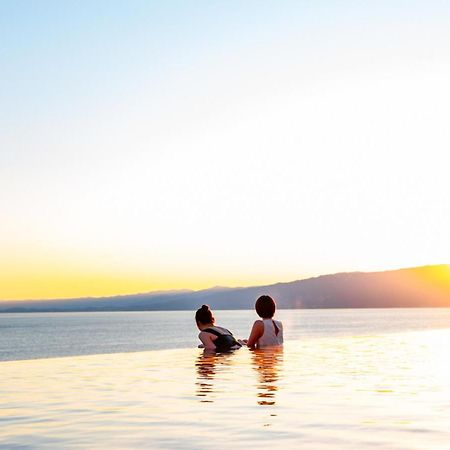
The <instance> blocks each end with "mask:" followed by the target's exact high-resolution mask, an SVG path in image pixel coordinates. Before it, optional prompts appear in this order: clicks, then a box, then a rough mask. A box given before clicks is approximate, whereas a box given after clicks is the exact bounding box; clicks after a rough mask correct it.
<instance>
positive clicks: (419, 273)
mask: <svg viewBox="0 0 450 450" xmlns="http://www.w3.org/2000/svg"><path fill="white" fill-rule="evenodd" d="M261 294H269V295H271V296H273V297H274V298H275V299H276V300H277V303H278V307H279V308H283V309H290V308H294V309H295V308H385V307H444V306H445V307H450V266H448V265H434V266H424V267H415V268H408V269H400V270H391V271H384V272H367V273H365V272H350V273H338V274H332V275H322V276H319V277H315V278H309V279H305V280H298V281H292V282H289V283H277V284H272V285H268V286H254V287H245V288H222V287H216V288H212V289H206V290H202V291H186V290H183V291H167V292H154V293H148V294H135V295H123V296H115V297H102V298H77V299H61V300H42V301H40V300H38V301H36V300H33V301H3V302H0V312H38V311H42V312H44V311H125V310H126V311H144V310H149V311H163V310H194V309H196V308H198V307H199V305H201V304H202V303H207V304H209V305H210V306H211V307H212V308H213V309H248V308H252V307H253V304H254V301H255V299H256V298H257V297H258V296H259V295H261Z"/></svg>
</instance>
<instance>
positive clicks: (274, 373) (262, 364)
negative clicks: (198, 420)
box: [195, 347, 283, 406]
mask: <svg viewBox="0 0 450 450" xmlns="http://www.w3.org/2000/svg"><path fill="white" fill-rule="evenodd" d="M247 352H249V353H250V355H251V366H252V368H253V369H254V372H255V376H256V379H255V380H254V382H253V383H252V384H253V385H254V386H255V387H256V397H257V400H258V401H257V403H258V405H261V406H268V405H275V403H276V399H275V394H276V391H277V390H278V386H277V381H278V379H279V376H280V374H279V372H280V368H281V364H282V362H283V347H272V348H265V349H255V350H251V351H249V350H247V349H246V348H243V349H240V350H237V351H232V352H228V353H215V352H211V351H207V350H204V351H203V352H202V353H201V354H200V355H199V356H198V358H197V359H196V361H195V367H196V370H197V381H196V383H195V384H196V394H195V395H196V396H197V397H200V402H201V403H214V399H215V398H217V396H218V395H219V394H223V395H228V393H229V392H230V391H232V390H233V389H234V390H240V389H241V387H240V386H234V384H235V383H236V373H235V374H233V373H231V374H230V377H229V383H228V385H227V386H224V385H223V383H221V384H222V386H221V387H220V388H219V386H218V385H219V383H220V382H223V381H225V380H226V377H225V376H224V375H226V374H227V372H229V371H230V370H231V371H232V370H233V368H232V366H233V361H234V360H236V358H238V354H239V353H241V356H242V353H244V354H246V355H247ZM238 359H239V358H238ZM234 365H235V371H236V372H239V371H241V370H242V362H241V363H240V364H239V362H238V361H236V364H234ZM217 377H219V379H216V378H217Z"/></svg>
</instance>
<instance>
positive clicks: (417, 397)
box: [0, 329, 450, 449]
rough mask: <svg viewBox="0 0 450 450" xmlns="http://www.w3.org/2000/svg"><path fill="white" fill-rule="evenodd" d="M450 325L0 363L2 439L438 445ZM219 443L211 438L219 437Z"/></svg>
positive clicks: (96, 444) (446, 395)
mask: <svg viewBox="0 0 450 450" xmlns="http://www.w3.org/2000/svg"><path fill="white" fill-rule="evenodd" d="M449 341H450V330H449V329H442V330H432V331H421V332H405V333H394V334H386V335H373V336H359V337H358V336H357V337H334V338H319V339H303V340H301V341H290V342H288V343H287V345H286V346H285V349H284V350H282V351H277V352H272V351H271V350H266V351H257V352H251V351H248V350H247V349H241V350H239V351H237V352H235V353H233V354H229V355H208V354H203V352H202V351H201V350H198V349H186V350H169V351H158V352H141V353H129V354H112V355H92V356H83V357H68V358H55V359H47V360H31V361H17V362H2V363H0V369H1V371H2V377H1V379H0V394H1V397H2V405H1V407H0V420H2V419H3V420H5V419H7V420H8V427H7V431H6V429H5V428H2V430H0V445H1V444H2V443H5V442H6V443H7V442H11V441H12V440H14V442H20V443H22V444H23V445H25V446H26V445H30V443H33V445H37V446H39V445H40V446H50V445H53V444H54V443H57V445H59V446H60V447H61V446H62V447H64V448H71V446H77V445H80V444H82V443H86V442H89V447H90V448H105V447H106V446H111V445H112V446H119V447H130V446H131V447H135V446H140V445H146V446H156V447H158V446H159V447H161V446H162V447H164V446H170V445H172V444H174V443H175V442H181V441H182V442H183V444H184V445H185V446H189V447H193V448H194V447H195V448H201V446H202V443H204V442H205V439H206V440H209V439H214V438H215V437H217V436H218V435H220V436H222V437H223V436H224V434H223V433H224V430H226V444H227V446H230V445H232V446H239V445H242V442H243V441H246V442H247V443H248V446H250V447H253V446H259V447H261V446H263V447H264V446H266V447H267V446H273V445H277V446H279V445H281V444H283V445H284V446H285V447H292V446H293V445H294V443H295V444H296V445H298V444H299V443H305V444H306V443H310V444H311V443H314V444H315V445H320V446H321V447H325V448H336V446H338V447H339V446H340V447H345V448H362V447H364V446H367V445H369V444H371V445H378V446H384V447H386V446H387V447H392V446H395V445H398V446H400V447H401V446H406V447H407V448H412V449H416V448H417V449H420V448H427V449H440V448H442V444H443V442H446V441H448V439H449V438H450V432H449V429H448V423H449V420H450V415H449V411H448V404H449V402H450V365H449V358H448V342H449ZM219 447H220V445H219Z"/></svg>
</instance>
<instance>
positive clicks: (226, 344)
mask: <svg viewBox="0 0 450 450" xmlns="http://www.w3.org/2000/svg"><path fill="white" fill-rule="evenodd" d="M224 330H225V331H227V332H228V333H230V334H222V333H220V332H219V331H217V330H215V329H214V328H206V329H204V330H203V331H205V332H206V333H211V334H213V335H214V336H217V339H216V340H215V341H213V342H214V345H215V346H216V351H217V352H227V351H229V350H231V349H232V348H239V347H242V345H241V344H239V342H238V341H237V340H236V339H235V337H234V336H233V335H232V334H231V331H229V330H227V329H226V328H224Z"/></svg>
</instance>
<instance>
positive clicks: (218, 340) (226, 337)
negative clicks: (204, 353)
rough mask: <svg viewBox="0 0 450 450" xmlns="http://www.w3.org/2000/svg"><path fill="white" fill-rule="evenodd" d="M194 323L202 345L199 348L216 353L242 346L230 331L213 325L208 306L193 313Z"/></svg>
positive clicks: (203, 306) (213, 320)
mask: <svg viewBox="0 0 450 450" xmlns="http://www.w3.org/2000/svg"><path fill="white" fill-rule="evenodd" d="M195 321H196V322H197V327H198V329H199V330H200V333H199V335H198V337H199V339H200V340H201V341H202V344H201V345H199V348H204V349H205V350H212V351H216V352H226V351H229V350H234V349H237V348H239V347H241V346H242V345H241V344H240V343H239V342H238V341H237V340H236V339H235V338H234V336H233V334H232V333H231V331H229V330H227V329H226V328H223V327H219V326H217V325H215V319H214V316H213V313H212V311H211V309H210V308H209V306H208V305H202V307H201V308H200V309H198V310H197V312H196V313H195Z"/></svg>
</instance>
